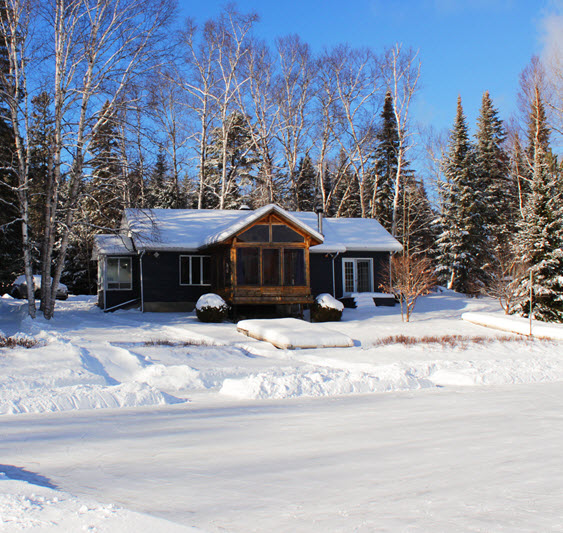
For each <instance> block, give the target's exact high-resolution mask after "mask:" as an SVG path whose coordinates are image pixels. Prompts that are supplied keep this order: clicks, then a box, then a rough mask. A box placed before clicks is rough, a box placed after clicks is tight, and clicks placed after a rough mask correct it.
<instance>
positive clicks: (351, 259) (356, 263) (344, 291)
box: [342, 257, 373, 296]
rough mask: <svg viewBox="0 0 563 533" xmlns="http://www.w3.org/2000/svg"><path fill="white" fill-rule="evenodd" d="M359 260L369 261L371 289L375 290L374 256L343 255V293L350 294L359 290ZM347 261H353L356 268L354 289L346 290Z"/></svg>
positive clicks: (371, 290) (344, 294)
mask: <svg viewBox="0 0 563 533" xmlns="http://www.w3.org/2000/svg"><path fill="white" fill-rule="evenodd" d="M358 261H369V286H370V289H369V291H366V292H373V258H372V257H343V258H342V294H343V296H350V295H351V294H352V293H353V292H358ZM346 263H352V265H353V268H354V274H353V275H354V290H353V291H351V292H350V291H347V290H346V267H345V265H346Z"/></svg>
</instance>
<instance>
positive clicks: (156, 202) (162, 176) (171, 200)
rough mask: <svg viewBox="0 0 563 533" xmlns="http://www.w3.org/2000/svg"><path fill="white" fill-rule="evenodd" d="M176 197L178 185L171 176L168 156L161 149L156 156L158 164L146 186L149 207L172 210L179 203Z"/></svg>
mask: <svg viewBox="0 0 563 533" xmlns="http://www.w3.org/2000/svg"><path fill="white" fill-rule="evenodd" d="M175 195H176V184H175V183H174V180H173V178H172V177H171V176H170V169H169V167H168V165H167V163H166V156H165V154H164V150H162V149H161V150H160V151H159V152H158V154H157V156H156V163H155V165H154V168H153V170H152V172H151V174H150V177H149V182H148V184H147V186H146V204H147V207H149V208H151V209H172V208H174V207H175V206H176V205H177V203H178V200H177V198H176V196H175Z"/></svg>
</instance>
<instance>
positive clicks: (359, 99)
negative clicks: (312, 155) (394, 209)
mask: <svg viewBox="0 0 563 533" xmlns="http://www.w3.org/2000/svg"><path fill="white" fill-rule="evenodd" d="M325 61H326V62H327V64H328V67H329V71H330V73H331V75H332V77H333V79H334V83H335V87H336V94H337V97H338V101H337V105H338V118H339V121H340V131H339V135H337V139H338V142H339V144H340V146H341V148H342V150H343V151H344V152H345V154H346V156H347V159H348V161H349V164H350V166H351V167H352V169H353V170H354V172H353V179H356V180H357V182H358V189H359V196H360V211H361V216H362V217H366V216H367V213H368V203H367V191H366V181H367V180H366V177H367V175H368V163H369V160H370V158H371V156H372V153H373V151H374V142H373V140H374V135H375V117H376V109H377V96H378V94H379V91H380V86H379V77H378V72H377V69H376V63H375V57H374V56H373V54H372V53H371V51H370V50H368V49H352V48H350V47H348V46H338V47H336V48H335V49H334V50H333V51H332V53H331V54H330V55H329V56H328V57H326V58H325Z"/></svg>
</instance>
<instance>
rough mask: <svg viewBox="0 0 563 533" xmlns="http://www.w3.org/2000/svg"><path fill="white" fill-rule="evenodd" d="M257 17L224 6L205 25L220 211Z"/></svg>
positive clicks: (226, 191)
mask: <svg viewBox="0 0 563 533" xmlns="http://www.w3.org/2000/svg"><path fill="white" fill-rule="evenodd" d="M257 20H258V16H257V15H256V14H254V13H251V14H248V15H246V14H241V13H239V12H238V11H236V9H235V8H234V7H233V6H227V8H226V9H225V11H224V12H223V13H222V14H221V16H220V17H219V20H218V21H217V22H208V23H207V24H206V26H208V27H207V28H206V30H207V31H208V32H209V35H210V38H211V39H212V40H213V42H214V43H216V57H215V67H216V72H217V76H218V82H217V92H216V105H217V109H218V120H219V128H220V134H221V145H222V153H221V161H220V165H221V178H220V180H221V183H220V190H219V205H218V207H219V209H224V207H225V202H226V199H227V193H228V192H229V189H230V187H231V185H232V184H230V183H228V180H229V177H230V176H229V173H228V164H227V157H228V150H229V136H230V134H231V128H232V126H233V123H232V120H231V119H230V117H231V116H232V115H233V113H234V112H241V113H242V114H244V111H243V110H240V109H237V107H238V106H237V102H238V100H237V95H238V94H239V93H240V91H241V90H242V86H243V85H245V84H246V83H247V82H248V77H247V76H243V75H242V74H243V73H242V63H243V61H245V58H246V56H247V55H248V54H249V49H248V45H249V33H250V30H251V29H252V26H253V25H254V23H255V22H256V21H257Z"/></svg>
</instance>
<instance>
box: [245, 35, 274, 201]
mask: <svg viewBox="0 0 563 533" xmlns="http://www.w3.org/2000/svg"><path fill="white" fill-rule="evenodd" d="M244 77H245V78H246V79H247V80H248V81H247V83H246V85H245V89H246V90H245V91H244V92H242V91H239V92H238V93H237V97H238V105H239V108H240V109H244V111H245V112H244V113H243V116H244V118H245V121H246V124H247V131H248V133H249V134H250V137H251V139H252V144H253V147H254V151H255V152H256V154H257V155H258V156H259V159H260V169H259V173H258V177H257V183H256V184H255V185H254V190H253V196H254V203H255V204H256V205H255V207H260V206H262V205H266V204H271V203H273V202H274V201H275V199H276V188H277V187H276V176H275V175H276V166H277V165H276V154H275V148H274V137H275V134H276V131H277V130H278V128H279V122H278V118H279V108H278V107H277V106H276V102H275V98H274V88H273V84H274V79H273V77H274V62H273V58H272V56H271V54H270V51H269V49H268V47H267V46H266V44H265V43H263V42H258V41H253V42H252V44H251V46H250V48H249V53H248V54H247V56H246V58H245V61H244ZM245 94H246V95H247V98H245Z"/></svg>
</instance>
